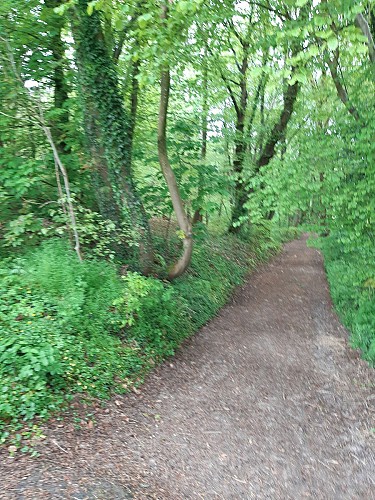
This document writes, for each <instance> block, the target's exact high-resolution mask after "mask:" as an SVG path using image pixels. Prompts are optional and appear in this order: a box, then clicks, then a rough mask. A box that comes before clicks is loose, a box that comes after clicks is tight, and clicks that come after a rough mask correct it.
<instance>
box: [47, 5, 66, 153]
mask: <svg viewBox="0 0 375 500" xmlns="http://www.w3.org/2000/svg"><path fill="white" fill-rule="evenodd" d="M44 3H45V7H46V8H47V9H48V17H47V19H48V30H49V36H50V38H49V45H50V47H49V49H50V50H51V52H52V60H53V65H54V69H53V77H52V79H53V87H54V104H55V108H56V110H57V111H58V115H57V118H56V119H55V120H54V124H53V127H52V135H53V138H54V140H55V142H56V146H57V148H58V150H59V153H60V154H63V153H70V150H69V147H68V146H67V144H66V141H65V134H66V126H67V124H68V122H69V111H68V107H67V102H68V97H69V96H68V85H67V82H66V78H65V75H64V63H65V44H64V42H63V40H62V30H63V28H64V25H65V22H66V19H65V17H64V16H61V15H59V14H55V13H54V12H53V9H54V8H56V7H58V6H59V5H60V4H61V0H45V2H44Z"/></svg>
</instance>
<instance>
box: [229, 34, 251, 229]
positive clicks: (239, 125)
mask: <svg viewBox="0 0 375 500" xmlns="http://www.w3.org/2000/svg"><path fill="white" fill-rule="evenodd" d="M242 47H243V54H244V55H243V58H242V64H241V67H240V73H241V80H240V101H239V103H237V102H236V100H235V98H234V94H233V97H232V100H233V99H234V101H233V104H234V106H235V109H236V115H237V119H236V136H235V146H234V159H233V171H234V175H235V181H234V196H233V198H234V200H233V201H234V203H233V210H232V217H231V223H230V226H229V232H231V233H238V232H239V230H240V228H241V224H238V222H239V221H240V219H241V217H242V216H244V215H245V209H244V204H245V203H246V200H247V194H246V186H245V183H244V179H243V164H244V160H245V153H246V141H245V116H246V110H247V104H248V93H247V83H246V73H247V69H248V64H249V61H248V51H249V45H248V43H245V42H243V44H242ZM231 94H232V92H231Z"/></svg>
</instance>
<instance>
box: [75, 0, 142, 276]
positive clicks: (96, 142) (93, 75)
mask: <svg viewBox="0 0 375 500" xmlns="http://www.w3.org/2000/svg"><path fill="white" fill-rule="evenodd" d="M87 4H88V1H87V0H78V3H77V5H76V7H75V17H74V19H73V23H72V29H73V35H74V39H75V44H76V60H77V67H78V75H79V80H80V85H81V98H82V101H83V108H84V111H85V115H86V117H89V120H86V136H87V143H88V148H89V151H91V153H93V152H95V155H96V157H95V158H94V165H93V166H94V168H95V170H96V177H97V179H98V181H99V182H101V185H100V186H98V185H95V184H94V189H95V190H96V194H97V196H98V197H99V198H100V197H101V196H102V194H104V196H103V198H104V200H105V202H108V203H110V204H111V207H108V208H107V210H106V211H105V213H104V214H103V215H104V216H105V217H106V216H108V214H116V216H113V217H114V219H115V220H114V222H115V223H117V222H118V221H117V220H116V217H117V214H118V216H119V217H120V220H121V221H124V222H127V223H128V224H130V226H131V229H132V232H133V234H134V236H132V238H135V242H136V243H137V244H138V248H139V252H138V255H137V256H136V255H134V250H135V248H137V246H134V240H133V241H129V245H128V246H127V247H126V248H124V250H125V252H124V253H125V255H126V256H127V257H130V258H134V257H137V258H138V261H139V263H140V264H141V267H142V268H143V271H144V272H149V270H150V266H151V262H152V246H151V236H150V230H149V225H148V220H147V218H146V216H145V211H144V208H143V204H142V201H141V199H140V197H139V195H138V193H137V191H136V188H135V185H134V182H133V178H132V172H131V166H130V163H131V144H130V141H129V129H130V128H131V123H130V118H129V116H128V114H127V113H126V112H125V108H124V104H123V98H122V96H121V94H120V92H119V86H118V78H117V73H116V68H115V66H114V62H113V59H112V55H111V53H110V50H109V48H108V47H107V46H106V43H105V39H104V35H103V31H102V26H101V22H100V13H99V12H98V11H95V10H94V12H93V13H92V14H91V16H89V15H88V14H87Z"/></svg>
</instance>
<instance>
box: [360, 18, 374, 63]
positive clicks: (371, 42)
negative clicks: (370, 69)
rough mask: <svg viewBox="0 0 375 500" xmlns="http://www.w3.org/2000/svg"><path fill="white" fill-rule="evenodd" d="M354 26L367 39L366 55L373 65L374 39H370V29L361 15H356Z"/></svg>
mask: <svg viewBox="0 0 375 500" xmlns="http://www.w3.org/2000/svg"><path fill="white" fill-rule="evenodd" d="M355 25H356V26H357V27H358V28H359V29H360V30H361V31H362V33H363V34H364V35H365V37H366V38H367V46H368V55H369V58H370V61H371V62H372V63H373V62H375V43H374V39H373V37H372V33H371V29H370V26H369V24H368V22H367V21H366V19H365V18H364V16H363V14H357V15H356V18H355Z"/></svg>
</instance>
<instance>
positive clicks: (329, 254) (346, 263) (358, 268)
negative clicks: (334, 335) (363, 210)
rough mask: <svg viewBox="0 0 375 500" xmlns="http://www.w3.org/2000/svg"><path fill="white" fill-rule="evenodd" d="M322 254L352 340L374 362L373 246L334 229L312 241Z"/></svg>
mask: <svg viewBox="0 0 375 500" xmlns="http://www.w3.org/2000/svg"><path fill="white" fill-rule="evenodd" d="M315 244H316V245H318V246H319V247H320V248H321V249H322V251H323V254H324V261H325V268H326V271H327V277H328V281H329V285H330V292H331V297H332V300H333V303H334V306H335V308H336V310H337V312H338V314H339V316H340V319H341V320H342V322H343V324H344V325H345V326H346V327H347V328H348V329H349V330H350V332H351V338H350V340H351V344H352V346H353V347H354V348H358V349H360V350H361V353H362V356H363V358H364V359H366V360H367V361H368V362H369V363H370V364H371V365H373V366H375V248H374V246H373V243H369V244H368V245H367V244H363V242H362V245H361V246H358V247H356V248H352V247H351V246H349V245H348V242H347V239H346V235H345V234H339V233H333V234H331V235H330V236H329V237H326V238H321V239H320V240H318V242H316V243H315Z"/></svg>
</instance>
